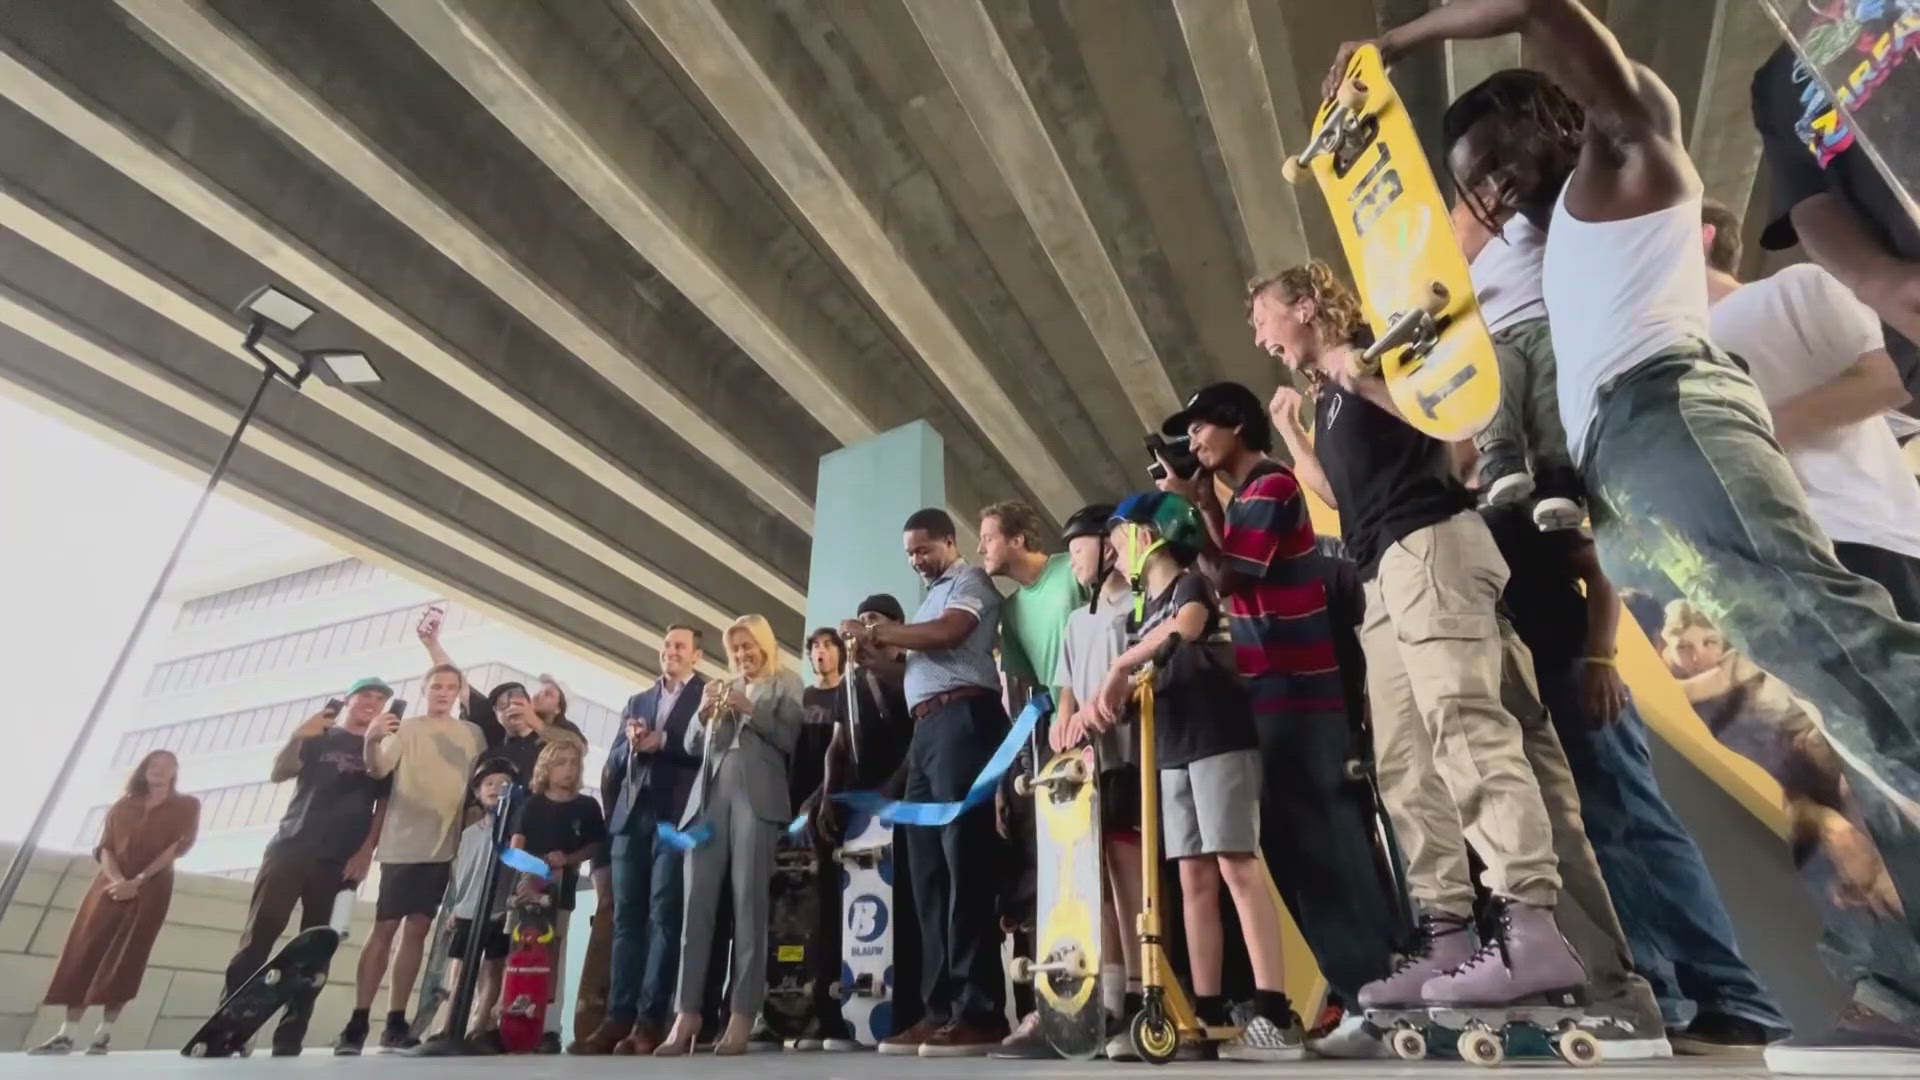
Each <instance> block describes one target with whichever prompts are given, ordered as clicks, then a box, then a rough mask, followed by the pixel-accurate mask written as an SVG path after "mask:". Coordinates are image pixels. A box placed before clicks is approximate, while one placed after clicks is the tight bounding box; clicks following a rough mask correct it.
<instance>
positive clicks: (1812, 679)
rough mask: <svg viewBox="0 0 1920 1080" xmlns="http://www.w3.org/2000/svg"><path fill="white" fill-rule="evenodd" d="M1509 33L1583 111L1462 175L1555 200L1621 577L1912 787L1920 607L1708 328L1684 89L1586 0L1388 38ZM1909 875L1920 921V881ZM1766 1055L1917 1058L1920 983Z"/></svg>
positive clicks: (1604, 505) (1784, 1063)
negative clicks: (1811, 494)
mask: <svg viewBox="0 0 1920 1080" xmlns="http://www.w3.org/2000/svg"><path fill="white" fill-rule="evenodd" d="M1514 32H1518V33H1520V34H1521V35H1523V39H1524V43H1525V46H1526V48H1527V50H1528V52H1529V54H1530V55H1533V56H1538V57H1540V58H1542V60H1543V61H1544V62H1545V66H1546V67H1547V69H1548V73H1549V74H1550V75H1551V76H1553V78H1555V79H1556V80H1558V81H1559V83H1560V85H1561V86H1563V87H1564V88H1565V90H1566V93H1567V95H1568V96H1569V97H1570V98H1571V99H1572V100H1573V101H1574V102H1575V103H1577V104H1578V105H1579V107H1580V110H1581V113H1580V114H1575V113H1572V112H1570V111H1568V110H1565V109H1556V108H1552V107H1550V106H1549V104H1548V100H1547V99H1548V97H1549V95H1548V93H1547V92H1546V91H1545V90H1544V89H1541V88H1538V84H1537V88H1536V89H1535V90H1534V91H1533V92H1532V93H1530V94H1528V95H1525V96H1524V97H1519V98H1517V99H1516V100H1513V101H1510V102H1505V103H1503V104H1502V106H1501V107H1500V108H1498V109H1496V110H1494V111H1492V112H1490V113H1489V114H1488V115H1487V116H1485V117H1483V118H1481V119H1480V120H1479V121H1477V122H1476V123H1475V124H1474V125H1473V127H1472V128H1471V129H1470V130H1468V131H1467V132H1466V134H1465V136H1464V138H1463V140H1462V141H1463V142H1465V143H1466V144H1468V145H1467V146H1466V147H1464V148H1463V149H1462V150H1461V151H1460V152H1459V153H1457V154H1456V155H1455V157H1456V158H1457V159H1459V160H1461V161H1463V162H1465V164H1466V167H1465V168H1464V169H1461V170H1458V175H1457V177H1456V184H1457V186H1458V188H1459V190H1460V191H1461V193H1462V194H1463V196H1464V197H1465V198H1467V199H1468V200H1471V201H1474V202H1479V201H1481V193H1482V192H1486V191H1489V190H1490V191H1491V192H1493V193H1495V197H1496V198H1497V199H1498V200H1499V204H1500V205H1504V206H1506V207H1509V208H1511V209H1514V210H1517V211H1518V212H1520V213H1522V214H1529V215H1532V216H1530V220H1534V216H1537V215H1539V214H1540V212H1541V210H1540V204H1541V201H1542V200H1545V199H1549V198H1550V199H1551V205H1552V210H1551V213H1550V215H1548V216H1546V217H1545V219H1544V224H1545V225H1546V229H1545V231H1546V233H1547V243H1546V252H1545V260H1544V266H1543V268H1542V292H1543V298H1544V300H1545V303H1546V308H1547V316H1548V318H1549V319H1550V320H1551V325H1552V340H1553V351H1554V354H1555V357H1556V361H1557V364H1558V367H1559V371H1558V377H1559V387H1558V396H1559V400H1560V415H1561V419H1562V420H1563V421H1564V422H1565V424H1566V428H1567V435H1568V447H1569V448H1570V449H1571V450H1572V451H1573V457H1574V460H1575V462H1576V463H1577V464H1578V465H1580V467H1581V468H1582V469H1583V470H1584V472H1585V477H1584V478H1585V482H1586V488H1587V492H1588V495H1589V498H1590V499H1591V500H1592V504H1591V505H1592V513H1593V521H1594V527H1595V540H1596V542H1597V544H1598V546H1599V550H1600V556H1601V561H1602V563H1603V564H1604V566H1605V569H1606V571H1607V574H1608V576H1609V577H1610V578H1612V579H1613V580H1614V581H1615V582H1616V584H1618V585H1620V586H1622V587H1624V588H1641V589H1645V590H1647V591H1649V592H1652V593H1654V594H1655V595H1671V594H1673V593H1675V592H1679V593H1684V594H1685V595H1686V597H1687V599H1688V600H1689V601H1691V602H1692V603H1693V604H1694V605H1695V606H1696V607H1698V608H1700V609H1701V610H1703V611H1706V612H1709V613H1710V615H1711V617H1712V619H1713V621H1714V622H1715V624H1716V625H1718V626H1720V627H1721V628H1722V629H1723V630H1725V631H1726V633H1727V635H1728V637H1729V638H1730V639H1731V640H1732V641H1733V642H1734V643H1735V644H1736V645H1737V646H1738V647H1739V648H1740V649H1741V651H1742V652H1743V653H1745V654H1746V655H1748V656H1750V657H1751V658H1752V659H1753V660H1754V661H1755V662H1757V663H1758V664H1759V665H1760V666H1761V667H1762V668H1764V669H1766V670H1768V671H1770V672H1771V673H1773V674H1774V675H1776V676H1777V677H1779V678H1781V679H1782V680H1783V681H1784V682H1786V683H1787V684H1789V685H1791V686H1792V687H1793V688H1794V689H1795V690H1796V691H1797V692H1799V693H1800V694H1801V695H1802V696H1803V697H1805V698H1807V699H1808V700H1809V701H1810V702H1811V703H1813V704H1814V705H1815V706H1817V707H1818V709H1819V711H1820V713H1821V715H1822V717H1823V719H1824V721H1825V728H1826V731H1827V733H1828V735H1829V736H1830V738H1831V739H1832V741H1833V744H1834V746H1835V748H1836V749H1837V750H1838V751H1840V752H1841V753H1842V754H1843V756H1845V757H1846V758H1847V760H1848V761H1849V763H1850V764H1851V765H1852V766H1854V768H1855V769H1856V770H1857V771H1858V772H1859V773H1860V774H1861V776H1862V778H1863V781H1864V783H1865V786H1867V787H1870V788H1879V789H1881V790H1884V791H1885V792H1887V793H1888V794H1889V795H1890V796H1893V797H1907V798H1912V797H1914V796H1916V795H1920V626H1916V625H1914V624H1911V623H1904V622H1901V621H1900V620H1899V619H1898V618H1897V617H1896V616H1895V614H1894V610H1893V606H1892V602H1891V600H1890V599H1889V597H1888V595H1887V592H1886V590H1885V589H1884V588H1881V587H1880V586H1878V585H1875V584H1873V583H1871V582H1869V581H1867V580H1866V579H1865V578H1862V577H1859V576H1857V575H1855V574H1853V573H1851V572H1849V571H1848V570H1847V569H1846V568H1845V567H1843V566H1842V565H1841V564H1840V563H1839V561H1838V560H1837V559H1836V558H1835V557H1834V553H1833V546H1832V544H1831V542H1830V541H1829V540H1828V539H1827V537H1826V535H1825V534H1824V533H1822V532H1821V531H1820V529H1819V527H1818V526H1817V525H1816V524H1815V523H1814V521H1813V518H1812V516H1811V514H1810V512H1809V510H1808V507H1807V501H1806V495H1805V494H1804V493H1803V492H1802V491H1801V489H1800V486H1799V484H1798V482H1797V481H1796V480H1795V478H1794V475H1793V471H1792V468H1791V466H1790V465H1789V464H1788V462H1787V459H1786V457H1785V455H1784V454H1783V453H1782V452H1781V450H1780V447H1779V444H1778V443H1777V442H1776V441H1775V440H1774V437H1773V433H1772V428H1771V425H1770V423H1769V421H1768V415H1767V409H1766V405H1765V403H1764V401H1763V400H1762V398H1761V396H1760V394H1759V392H1758V391H1757V390H1756V389H1755V387H1754V385H1753V383H1752V381H1751V380H1750V379H1748V377H1747V376H1746V375H1745V373H1744V372H1742V371H1741V370H1740V368H1739V367H1738V366H1737V365H1735V364H1734V363H1733V362H1732V361H1731V360H1730V359H1729V358H1728V357H1727V356H1726V354H1724V353H1722V352H1721V351H1720V350H1719V349H1717V348H1715V347H1714V346H1713V345H1712V344H1711V343H1710V331H1709V319H1708V302H1707V286H1706V282H1707V275H1706V267H1705V256H1704V254H1703V252H1702V250H1701V243H1700V220H1701V218H1700V205H1701V198H1702V185H1701V182H1700V177H1699V174H1698V172H1696V171H1695V169H1694V166H1693V162H1692V161H1691V159H1689V158H1688V156H1687V153H1686V149H1685V142H1684V140H1683V138H1682V134H1681V117H1680V108H1679V105H1678V103H1677V102H1676V100H1675V99H1674V96H1673V92H1672V91H1671V90H1669V89H1668V88H1667V87H1666V85H1665V84H1664V83H1662V82H1661V81H1660V79H1659V77H1658V76H1656V75H1655V74H1654V73H1653V72H1652V71H1650V70H1648V69H1647V68H1646V67H1645V66H1643V65H1640V64H1636V63H1634V62H1633V61H1631V60H1629V59H1627V57H1626V56H1625V54H1624V53H1622V51H1621V49H1620V45H1619V42H1618V41H1616V40H1615V39H1614V37H1613V35H1612V34H1611V33H1610V32H1609V31H1608V30H1607V29H1606V27H1605V25H1603V24H1602V23H1601V22H1600V21H1599V20H1598V19H1596V18H1595V17H1594V16H1593V15H1592V14H1591V13H1589V12H1588V11H1587V10H1586V8H1585V7H1583V6H1582V5H1581V4H1580V3H1578V2H1577V0H1458V2H1455V3H1451V4H1448V5H1446V6H1444V7H1439V8H1435V9H1433V10H1431V11H1429V12H1427V13H1426V14H1425V15H1423V16H1421V17H1420V18H1418V19H1416V20H1414V21H1413V22H1410V23H1408V24H1406V25H1405V26H1401V27H1398V28H1396V29H1394V30H1391V31H1389V32H1388V33H1387V34H1386V35H1385V36H1384V37H1383V38H1382V39H1381V40H1380V42H1379V43H1378V44H1379V45H1380V48H1381V53H1382V56H1383V58H1384V59H1386V60H1387V61H1388V62H1389V63H1391V62H1392V61H1393V60H1394V59H1395V58H1396V57H1398V56H1401V55H1404V54H1405V53H1406V52H1407V51H1408V50H1410V49H1413V48H1417V47H1419V46H1422V45H1426V44H1430V43H1433V42H1437V41H1444V40H1449V39H1463V38H1485V37H1493V36H1496V35H1500V34H1507V33H1514ZM1346 54H1347V50H1346V49H1343V50H1342V61H1343V62H1344V59H1345V55H1346ZM1343 70H1344V67H1343V66H1342V65H1336V68H1335V71H1334V72H1333V73H1332V74H1330V75H1329V83H1330V84H1331V83H1332V81H1333V80H1335V79H1337V78H1339V77H1340V73H1341V72H1342V71H1343ZM1576 115H1578V116H1579V120H1578V124H1577V126H1576V124H1575V123H1574V122H1573V121H1574V117H1575V116H1576ZM1490 216H1491V215H1490V214H1487V213H1485V212H1484V208H1483V214H1482V219H1483V220H1487V219H1488V218H1489V217H1490ZM1541 223H1542V222H1541V221H1538V220H1535V224H1541ZM1908 888H1909V891H1908V892H1906V893H1905V894H1904V895H1903V897H1902V899H1903V900H1904V906H1905V912H1906V914H1905V916H1904V917H1905V918H1906V919H1907V920H1908V924H1909V926H1914V924H1915V922H1916V921H1917V920H1920V891H1915V890H1913V889H1912V886H1911V885H1909V887H1908ZM1916 929H1920V927H1916ZM1767 1061H1768V1065H1769V1066H1770V1067H1771V1068H1772V1069H1773V1070H1774V1071H1775V1072H1794V1073H1801V1074H1823V1073H1827V1072H1833V1071H1845V1072H1853V1073H1859V1072H1863V1071H1866V1072H1884V1073H1887V1074H1896V1073H1897V1074H1906V1073H1911V1072H1913V1071H1915V1069H1916V1067H1920V1002H1916V1001H1913V1000H1911V999H1909V998H1907V997H1905V996H1904V995H1901V994H1898V993H1894V992H1891V990H1890V989H1889V988H1886V987H1882V986H1878V985H1876V984H1873V983H1871V982H1869V981H1862V982H1858V983H1856V984H1855V992H1854V997H1853V1000H1852V1002H1850V1003H1849V1005H1848V1006H1847V1008H1846V1009H1845V1010H1844V1011H1843V1012H1842V1013H1841V1015H1840V1017H1839V1020H1838V1022H1837V1023H1836V1025H1835V1026H1834V1028H1833V1029H1832V1030H1831V1031H1828V1032H1825V1033H1823V1034H1820V1035H1815V1036H1811V1037H1806V1038H1796V1039H1794V1040H1790V1041H1789V1042H1787V1043H1784V1044H1778V1045H1776V1046H1774V1047H1770V1048H1769V1049H1768V1051H1767Z"/></svg>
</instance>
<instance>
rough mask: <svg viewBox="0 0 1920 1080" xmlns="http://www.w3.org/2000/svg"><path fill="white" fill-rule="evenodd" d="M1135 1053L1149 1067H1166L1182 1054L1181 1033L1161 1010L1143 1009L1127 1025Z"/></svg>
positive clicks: (1128, 1039)
mask: <svg viewBox="0 0 1920 1080" xmlns="http://www.w3.org/2000/svg"><path fill="white" fill-rule="evenodd" d="M1127 1041H1128V1042H1131V1043H1132V1044H1133V1052H1134V1053H1136V1054H1138V1055H1140V1060H1141V1061H1144V1062H1146V1063H1147V1064H1149V1065H1165V1064H1166V1063H1167V1062H1169V1061H1172V1060H1173V1056H1174V1055H1175V1054H1177V1053H1179V1052H1180V1032H1179V1031H1177V1030H1176V1029H1175V1028H1174V1026H1173V1023H1172V1022H1171V1021H1169V1020H1168V1019H1167V1018H1166V1016H1165V1015H1164V1014H1163V1013H1162V1012H1161V1011H1160V1010H1159V1009H1151V1008H1149V1009H1141V1010H1140V1011H1139V1012H1137V1013H1134V1014H1133V1023H1131V1024H1129V1025H1127Z"/></svg>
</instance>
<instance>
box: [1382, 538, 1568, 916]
mask: <svg viewBox="0 0 1920 1080" xmlns="http://www.w3.org/2000/svg"><path fill="white" fill-rule="evenodd" d="M1506 581H1507V564H1506V562H1505V560H1503V559H1502V558H1501V557H1500V551H1499V549H1498V548H1496V547H1495V546H1494V542H1493V536H1492V534H1490V533H1489V532H1488V531H1487V527H1486V524H1485V523H1484V522H1482V521H1481V520H1480V516H1479V515H1478V514H1476V513H1474V512H1473V511H1471V510H1465V511H1462V512H1461V513H1459V514H1456V515H1454V516H1453V517H1451V518H1448V519H1447V520H1445V521H1442V522H1438V523H1436V524H1434V525H1429V526H1427V527H1426V528H1423V529H1418V530H1416V531H1414V532H1413V533H1412V534H1410V535H1408V536H1406V537H1405V538H1403V539H1402V540H1400V541H1399V542H1398V543H1395V544H1394V545H1393V546H1392V547H1390V548H1388V549H1387V551H1386V553H1385V554H1384V555H1382V556H1381V559H1380V566H1379V570H1378V572H1377V573H1376V574H1375V575H1374V578H1373V580H1371V581H1369V582H1367V585H1366V592H1367V614H1366V621H1365V622H1364V624H1363V625H1362V626H1361V630H1360V644H1361V647H1362V648H1363V649H1364V650H1365V652H1366V656H1367V693H1368V696H1369V697H1370V698H1371V699H1372V704H1373V743H1374V758H1375V763H1376V768H1377V769H1378V773H1379V781H1380V789H1381V795H1382V797H1383V799H1384V800H1385V802H1386V804H1387V813H1388V814H1389V815H1390V816H1391V817H1392V819H1393V827H1394V831H1395V832H1396V834H1397V835H1398V838H1399V841H1400V847H1401V850H1402V851H1403V853H1404V854H1405V857H1406V860H1407V890H1408V892H1410V893H1411V894H1412V895H1413V898H1414V900H1416V901H1417V902H1419V903H1420V904H1421V905H1423V906H1424V907H1426V908H1429V909H1432V910H1436V911H1445V912H1448V913H1451V914H1455V915H1461V916H1465V915H1470V914H1471V913H1472V910H1473V887H1472V879H1471V878H1470V876H1469V874H1468V871H1467V844H1468V843H1471V844H1472V845H1473V848H1474V850H1476V851H1478V852H1479V853H1480V857H1481V859H1482V860H1483V861H1484V862H1485V863H1486V865H1487V873H1486V879H1485V880H1486V886H1487V888H1488V889H1490V890H1491V891H1492V892H1493V893H1495V894H1496V895H1499V896H1505V897H1512V898H1514V899H1517V900H1520V901H1523V902H1525V903H1529V904H1537V905H1543V906H1552V905H1553V904H1554V903H1555V901H1556V900H1557V899H1558V897H1559V892H1560V874H1559V867H1558V865H1557V862H1556V860H1555V858H1554V852H1553V827H1552V824H1551V823H1550V822H1549V820H1548V818H1547V809H1546V805H1545V803H1544V802H1543V801H1542V800H1541V797H1540V786H1539V783H1538V781H1537V780H1536V779H1535V777H1534V773H1533V769H1532V767H1531V766H1530V765H1529V764H1528V761H1527V756H1526V753H1525V752H1524V750H1523V748H1522V732H1521V727H1520V722H1519V721H1518V720H1517V719H1515V717H1514V715H1513V713H1511V712H1510V711H1508V710H1507V708H1506V707H1505V706H1504V705H1502V704H1501V697H1500V690H1501V669H1502V662H1503V649H1504V646H1503V644H1502V641H1501V634H1500V626H1499V618H1498V616H1497V614H1496V613H1495V605H1496V603H1497V601H1498V598H1499V596H1500V592H1501V589H1502V588H1504V587H1505V585H1506ZM1463 832H1464V838H1463V835H1462V834H1463Z"/></svg>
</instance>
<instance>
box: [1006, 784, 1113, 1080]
mask: <svg viewBox="0 0 1920 1080" xmlns="http://www.w3.org/2000/svg"><path fill="white" fill-rule="evenodd" d="M1013 786H1014V791H1015V793H1016V794H1018V795H1021V796H1025V797H1030V798H1032V799H1033V802H1034V814H1033V817H1034V826H1035V828H1036V829H1038V830H1039V840H1040V843H1039V866H1038V870H1039V878H1038V881H1037V886H1038V890H1039V892H1038V905H1037V906H1038V907H1039V909H1040V919H1039V924H1040V925H1039V928H1038V933H1036V934H1035V935H1034V946H1035V948H1034V954H1035V955H1034V956H1033V957H1025V956H1017V957H1014V959H1013V963H1012V964H1011V965H1009V968H1010V970H1009V974H1010V975H1012V977H1013V980H1014V981H1015V982H1027V981H1028V980H1032V981H1033V983H1034V989H1035V991H1036V994H1035V997H1036V998H1037V1000H1038V1003H1039V1006H1040V1031H1041V1033H1042V1034H1043V1035H1045V1036H1046V1039H1047V1042H1048V1044H1049V1045H1051V1046H1052V1047H1053V1048H1054V1050H1055V1051H1056V1052H1057V1053H1059V1054H1060V1056H1062V1057H1064V1058H1068V1059H1070V1060H1071V1059H1084V1058H1089V1057H1092V1056H1093V1055H1094V1054H1096V1053H1098V1052H1099V1050H1100V1048H1101V1046H1102V1045H1103V1044H1104V1043H1105V1042H1106V1036H1107V1030H1106V1013H1105V1011H1104V1010H1103V1009H1101V1007H1100V995H1099V994H1098V993H1096V991H1097V990H1099V988H1100V979H1099V975H1100V926H1101V903H1102V900H1101V888H1100V886H1101V869H1100V863H1101V859H1100V840H1101V837H1100V795H1099V791H1098V785H1097V784H1096V783H1095V781H1094V773H1093V768H1092V764H1091V755H1090V751H1087V750H1082V749H1075V750H1068V751H1065V752H1063V753H1059V754H1055V755H1054V756H1053V759H1052V760H1051V761H1048V762H1047V765H1046V767H1045V768H1044V769H1041V770H1040V774H1039V775H1038V776H1035V777H1032V778H1031V779H1029V778H1028V777H1026V776H1024V775H1022V776H1018V777H1015V778H1014V784H1013Z"/></svg>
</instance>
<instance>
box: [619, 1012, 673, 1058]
mask: <svg viewBox="0 0 1920 1080" xmlns="http://www.w3.org/2000/svg"><path fill="white" fill-rule="evenodd" d="M660 1039H661V1032H660V1026H659V1025H658V1024H654V1023H650V1022H648V1021H646V1020H642V1021H640V1022H639V1023H637V1024H635V1025H633V1032H632V1034H630V1035H628V1036H627V1037H626V1038H624V1039H621V1040H620V1042H619V1043H618V1044H617V1045H615V1046H614V1048H613V1052H614V1053H615V1054H617V1055H619V1056H621V1057H628V1056H636V1057H645V1056H647V1055H649V1054H651V1053H653V1052H654V1050H655V1049H656V1048H658V1047H659V1045H660Z"/></svg>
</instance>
